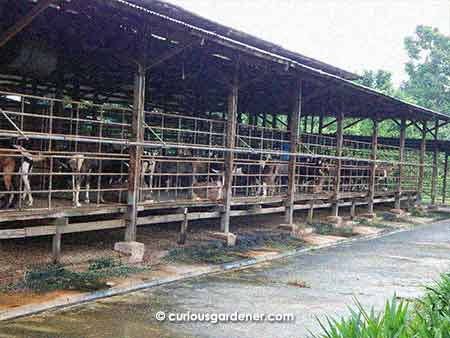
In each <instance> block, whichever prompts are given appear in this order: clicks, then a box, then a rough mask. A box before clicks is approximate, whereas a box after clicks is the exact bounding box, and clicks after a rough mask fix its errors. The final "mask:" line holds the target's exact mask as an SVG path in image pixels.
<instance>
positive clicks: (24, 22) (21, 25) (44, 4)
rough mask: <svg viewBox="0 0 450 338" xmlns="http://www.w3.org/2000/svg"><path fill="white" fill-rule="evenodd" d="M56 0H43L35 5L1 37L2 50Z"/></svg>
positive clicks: (0, 46) (0, 45)
mask: <svg viewBox="0 0 450 338" xmlns="http://www.w3.org/2000/svg"><path fill="white" fill-rule="evenodd" d="M53 1H54V0H42V1H40V2H38V4H37V5H35V6H34V7H33V8H32V9H31V11H30V12H29V13H28V14H27V15H25V16H24V17H23V18H21V19H20V20H19V21H17V22H16V23H15V24H14V25H13V26H12V27H11V28H9V29H8V30H7V31H6V32H5V33H3V35H2V36H1V37H0V48H2V47H3V46H5V45H6V44H7V43H8V42H9V41H10V40H11V39H13V38H14V37H15V36H16V35H17V34H19V33H20V32H21V31H23V30H24V29H25V28H26V27H28V26H29V25H30V24H31V23H32V22H33V20H34V19H35V18H36V17H37V16H39V15H40V14H41V13H42V12H44V11H45V10H46V9H47V8H48V7H49V6H50V5H51V4H52V2H53Z"/></svg>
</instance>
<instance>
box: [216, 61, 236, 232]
mask: <svg viewBox="0 0 450 338" xmlns="http://www.w3.org/2000/svg"><path fill="white" fill-rule="evenodd" d="M238 95H239V62H237V63H236V66H235V69H234V74H233V80H232V85H231V88H230V92H229V94H228V116H227V140H226V142H227V148H228V149H229V150H230V151H229V152H227V153H226V154H225V173H224V182H223V183H224V186H223V192H224V196H223V197H224V198H223V211H222V216H221V222H220V229H221V231H222V232H224V233H229V232H230V212H231V199H232V189H233V162H234V152H233V150H234V148H235V143H236V126H237V111H238Z"/></svg>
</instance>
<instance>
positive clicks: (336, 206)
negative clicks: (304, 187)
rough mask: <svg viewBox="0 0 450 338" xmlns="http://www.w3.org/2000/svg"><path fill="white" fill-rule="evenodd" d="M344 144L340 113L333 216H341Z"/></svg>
mask: <svg viewBox="0 0 450 338" xmlns="http://www.w3.org/2000/svg"><path fill="white" fill-rule="evenodd" d="M343 142H344V113H338V114H337V117H336V156H337V157H338V159H337V160H336V177H335V179H334V198H333V199H334V201H333V208H332V214H331V216H334V217H338V216H339V198H340V197H339V195H340V194H339V192H340V189H341V168H342V159H341V156H342V146H343Z"/></svg>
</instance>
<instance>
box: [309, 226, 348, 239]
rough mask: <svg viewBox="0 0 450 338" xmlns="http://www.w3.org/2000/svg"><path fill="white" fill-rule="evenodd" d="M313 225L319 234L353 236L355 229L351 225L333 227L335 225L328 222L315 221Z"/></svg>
mask: <svg viewBox="0 0 450 338" xmlns="http://www.w3.org/2000/svg"><path fill="white" fill-rule="evenodd" d="M312 226H313V227H314V229H315V232H316V234H319V235H331V236H343V237H351V236H353V229H352V228H351V227H345V228H335V227H333V225H331V224H328V223H315V224H312Z"/></svg>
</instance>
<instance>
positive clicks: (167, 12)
mask: <svg viewBox="0 0 450 338" xmlns="http://www.w3.org/2000/svg"><path fill="white" fill-rule="evenodd" d="M109 1H111V2H116V3H120V4H122V5H124V6H128V7H132V8H134V9H136V10H139V11H142V12H145V13H146V14H148V15H153V16H157V17H159V18H160V19H162V20H165V21H167V22H169V23H171V24H175V25H180V26H183V27H184V28H185V29H187V30H189V31H191V32H195V33H197V34H199V35H201V36H204V37H206V38H209V39H213V40H214V41H215V42H218V43H221V44H223V45H224V46H226V47H229V48H235V49H238V50H241V51H244V52H245V51H248V52H252V53H253V54H257V55H259V56H260V57H262V58H266V59H267V58H268V59H270V60H272V61H274V62H279V63H283V64H286V65H287V66H289V67H293V68H299V69H302V70H304V71H307V72H308V73H310V74H311V75H313V76H317V77H320V78H323V79H326V80H329V81H333V82H335V83H336V84H339V85H342V86H345V87H348V88H351V89H353V90H355V91H357V92H360V93H365V94H367V95H369V96H374V97H378V98H381V99H384V100H386V101H387V102H390V103H396V104H400V105H403V106H404V107H405V108H408V109H411V110H414V111H416V112H417V111H419V112H421V113H424V114H425V116H424V119H426V118H438V119H441V120H446V121H450V116H449V115H446V114H443V113H439V112H436V111H433V110H431V109H427V108H424V107H420V106H417V105H414V104H411V103H408V102H406V101H403V100H400V99H398V98H394V97H392V96H389V95H386V94H384V93H382V92H379V91H377V90H374V89H372V88H368V87H365V86H362V85H360V84H356V83H354V82H353V81H351V79H354V78H355V76H352V75H351V73H348V72H345V71H343V70H340V69H339V68H337V67H333V66H330V65H327V64H325V63H322V62H320V61H317V60H314V59H310V58H307V57H305V56H303V55H301V54H298V53H294V52H291V51H288V50H286V49H283V48H282V47H279V46H277V45H274V44H271V43H270V42H267V41H264V40H261V39H259V38H256V37H253V36H251V35H249V34H246V33H242V32H239V31H236V30H234V29H232V28H230V27H226V26H223V25H220V24H217V23H215V22H212V21H210V20H208V19H206V18H203V17H201V16H199V15H196V14H193V13H191V12H189V11H187V10H185V9H183V8H181V7H178V6H175V5H172V4H169V3H167V2H164V1H160V0H109ZM252 42H253V43H252ZM339 72H344V73H343V74H339ZM353 75H354V74H353Z"/></svg>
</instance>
